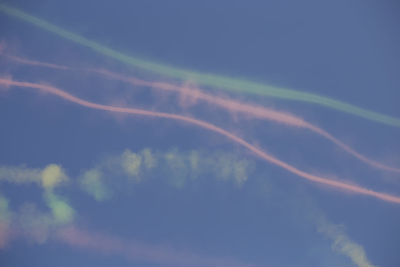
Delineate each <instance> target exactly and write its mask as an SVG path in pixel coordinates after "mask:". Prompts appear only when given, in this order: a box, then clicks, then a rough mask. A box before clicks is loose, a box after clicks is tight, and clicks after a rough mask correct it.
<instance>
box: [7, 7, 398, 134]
mask: <svg viewBox="0 0 400 267" xmlns="http://www.w3.org/2000/svg"><path fill="white" fill-rule="evenodd" d="M0 11H2V12H4V13H6V14H8V15H10V16H13V17H15V18H18V19H20V20H23V21H26V22H28V23H30V24H32V25H35V26H37V27H39V28H41V29H43V30H46V31H49V32H51V33H54V34H56V35H58V36H59V37H62V38H64V39H67V40H70V41H72V42H74V43H77V44H80V45H82V46H85V47H88V48H90V49H91V50H93V51H96V52H98V53H100V54H102V55H104V56H107V57H110V58H113V59H115V60H117V61H119V62H121V63H124V64H127V65H130V66H133V67H136V68H140V69H143V70H146V71H151V72H154V73H158V74H161V75H165V76H168V77H172V78H178V79H183V80H192V81H195V82H196V83H197V84H200V85H204V86H212V87H218V88H221V89H225V90H230V91H235V92H245V93H249V94H255V95H262V96H270V97H276V98H281V99H287V100H294V101H301V102H307V103H312V104H317V105H320V106H325V107H328V108H332V109H336V110H339V111H342V112H346V113H349V114H353V115H356V116H359V117H363V118H365V119H368V120H371V121H375V122H380V123H383V124H387V125H391V126H395V127H400V119H399V118H395V117H392V116H388V115H385V114H381V113H378V112H374V111H370V110H367V109H364V108H360V107H357V106H355V105H352V104H349V103H345V102H342V101H339V100H335V99H332V98H328V97H324V96H320V95H316V94H312V93H307V92H301V91H296V90H291V89H286V88H279V87H276V86H270V85H265V84H260V83H256V82H251V81H248V80H242V79H235V78H230V77H224V76H219V75H214V74H206V73H200V72H195V71H189V70H184V69H180V68H174V67H170V66H167V65H163V64H159V63H154V62H151V61H146V60H143V59H139V58H136V57H132V56H128V55H125V54H123V53H121V52H118V51H116V50H113V49H111V48H108V47H106V46H104V45H101V44H99V43H97V42H94V41H92V40H89V39H87V38H85V37H83V36H80V35H78V34H75V33H73V32H70V31H67V30H65V29H63V28H61V27H58V26H56V25H54V24H51V23H50V22H47V21H45V20H43V19H40V18H37V17H34V16H32V15H29V14H27V13H25V12H23V11H21V10H20V9H17V8H13V7H10V6H8V5H6V4H0Z"/></svg>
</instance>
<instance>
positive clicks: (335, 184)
mask: <svg viewBox="0 0 400 267" xmlns="http://www.w3.org/2000/svg"><path fill="white" fill-rule="evenodd" d="M0 84H2V85H5V86H17V87H28V88H34V89H39V90H42V91H44V92H47V93H50V94H53V95H57V96H59V97H61V98H63V99H65V100H68V101H71V102H74V103H76V104H78V105H81V106H85V107H88V108H92V109H98V110H105V111H110V112H118V113H126V114H135V115H142V116H149V117H156V118H157V117H158V118H166V119H172V120H177V121H183V122H186V123H190V124H193V125H196V126H198V127H201V128H204V129H206V130H209V131H212V132H215V133H218V134H221V135H223V136H225V137H227V138H228V139H230V140H232V141H233V142H235V143H236V144H239V145H242V146H244V147H245V148H247V149H248V150H250V151H251V152H253V153H254V154H256V155H257V156H258V157H260V158H261V159H263V160H265V161H267V162H269V163H272V164H274V165H276V166H279V167H281V168H283V169H285V170H287V171H289V172H291V173H293V174H295V175H297V176H299V177H301V178H304V179H307V180H309V181H311V182H314V183H318V184H322V185H326V186H329V187H332V188H336V189H342V190H346V191H349V192H353V193H357V194H362V195H368V196H371V197H375V198H377V199H381V200H384V201H387V202H392V203H396V204H400V197H398V196H394V195H390V194H386V193H380V192H375V191H373V190H370V189H366V188H363V187H360V186H358V185H352V184H348V183H345V182H341V181H336V180H331V179H328V178H324V177H320V176H316V175H313V174H310V173H307V172H304V171H301V170H299V169H297V168H295V167H293V166H291V165H289V164H288V163H285V162H283V161H281V160H279V159H277V158H275V157H273V156H271V155H269V154H267V153H265V152H264V151H262V150H261V149H259V148H257V147H255V146H253V145H251V144H250V143H248V142H247V141H245V140H244V139H242V138H240V137H237V136H235V135H233V134H231V133H230V132H228V131H226V130H224V129H221V128H219V127H217V126H215V125H213V124H211V123H208V122H205V121H201V120H197V119H194V118H191V117H185V116H182V115H177V114H170V113H163V112H156V111H148V110H142V109H135V108H126V107H116V106H108V105H102V104H97V103H93V102H89V101H86V100H83V99H81V98H78V97H76V96H73V95H71V94H69V93H67V92H64V91H62V90H60V89H58V88H55V87H52V86H50V85H43V84H36V83H30V82H19V81H14V80H11V79H6V78H0Z"/></svg>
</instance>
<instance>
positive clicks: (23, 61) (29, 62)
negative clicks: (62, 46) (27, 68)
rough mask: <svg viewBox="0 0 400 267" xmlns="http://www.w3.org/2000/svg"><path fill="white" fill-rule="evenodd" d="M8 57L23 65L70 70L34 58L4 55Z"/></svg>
mask: <svg viewBox="0 0 400 267" xmlns="http://www.w3.org/2000/svg"><path fill="white" fill-rule="evenodd" d="M0 54H1V50H0ZM4 56H5V57H7V58H8V59H11V60H13V61H15V62H18V63H21V64H24V65H32V66H40V67H47V68H52V69H59V70H71V69H72V68H69V67H66V66H61V65H57V64H52V63H46V62H40V61H35V60H29V59H26V58H21V57H17V56H11V55H4Z"/></svg>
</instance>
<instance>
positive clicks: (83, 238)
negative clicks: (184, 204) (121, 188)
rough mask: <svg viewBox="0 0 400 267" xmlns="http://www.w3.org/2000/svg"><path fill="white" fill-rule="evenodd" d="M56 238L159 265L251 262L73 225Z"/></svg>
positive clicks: (223, 264)
mask: <svg viewBox="0 0 400 267" xmlns="http://www.w3.org/2000/svg"><path fill="white" fill-rule="evenodd" d="M56 239H57V240H60V241H62V242H64V243H66V244H69V245H71V246H74V247H80V248H85V249H90V250H94V251H98V252H104V253H109V254H119V255H122V256H125V257H126V258H128V259H131V260H136V261H146V262H152V263H157V264H161V265H163V266H165V265H168V266H234V267H245V266H247V267H250V266H254V265H251V264H245V263H241V262H238V261H235V260H233V259H229V258H209V257H203V256H200V255H197V254H194V253H191V252H187V251H185V252H182V251H177V250H174V249H172V248H169V247H164V246H150V245H145V244H142V243H137V242H126V241H123V240H120V239H118V238H116V237H112V236H107V235H103V234H98V233H91V232H88V231H85V230H82V229H78V228H76V227H74V226H69V227H66V228H62V229H60V230H58V231H57V233H56Z"/></svg>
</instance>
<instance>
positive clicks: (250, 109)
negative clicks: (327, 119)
mask: <svg viewBox="0 0 400 267" xmlns="http://www.w3.org/2000/svg"><path fill="white" fill-rule="evenodd" d="M6 57H8V58H9V59H11V60H14V61H15V62H18V63H22V64H27V65H33V66H42V67H49V68H55V69H64V70H74V69H75V68H70V67H66V66H62V65H56V64H51V63H46V62H41V61H34V60H28V59H24V58H20V57H17V56H10V55H6ZM83 70H84V71H89V72H94V73H98V74H101V75H103V76H105V77H108V78H111V79H115V80H119V81H123V82H127V83H129V84H132V85H135V86H145V87H151V88H156V89H160V90H165V91H174V92H178V93H180V94H181V95H183V96H190V97H192V98H193V99H201V100H203V101H205V102H207V103H211V104H214V105H217V106H220V107H223V108H225V109H227V110H230V111H234V112H242V113H246V114H250V115H252V116H255V117H257V118H262V119H267V120H271V121H275V122H278V123H283V124H286V125H290V126H296V127H300V128H306V129H308V130H310V131H312V132H314V133H316V134H318V135H320V136H323V137H324V138H326V139H328V140H330V141H331V142H332V143H334V144H335V145H337V146H339V147H340V148H342V149H343V150H344V151H346V152H347V153H349V154H350V155H353V156H354V157H355V158H357V159H359V160H360V161H362V162H364V163H366V164H368V165H370V166H372V167H375V168H378V169H382V170H385V171H391V172H396V173H400V169H399V168H395V167H391V166H387V165H385V164H382V163H380V162H378V161H375V160H372V159H369V158H367V157H366V156H364V155H362V154H361V153H359V152H357V151H355V150H354V149H352V148H351V147H350V146H348V145H346V144H344V143H343V142H342V141H340V140H338V139H337V138H335V137H334V136H332V135H331V134H330V133H328V132H326V131H325V130H323V129H321V128H319V127H317V126H315V125H313V124H311V123H309V122H306V121H304V120H303V119H302V118H299V117H296V116H294V115H291V114H289V113H284V112H281V111H275V110H272V109H269V108H265V107H261V106H254V105H250V104H245V103H242V102H239V101H235V100H232V99H227V98H221V97H217V96H214V95H211V94H207V93H204V92H202V91H200V90H193V89H189V88H187V87H185V86H177V85H173V84H169V83H165V82H149V81H144V80H141V79H138V78H135V77H128V76H124V75H121V74H117V73H114V72H111V71H108V70H104V69H83Z"/></svg>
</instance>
